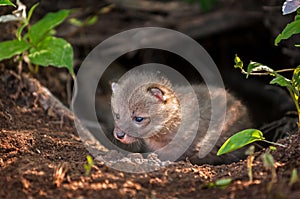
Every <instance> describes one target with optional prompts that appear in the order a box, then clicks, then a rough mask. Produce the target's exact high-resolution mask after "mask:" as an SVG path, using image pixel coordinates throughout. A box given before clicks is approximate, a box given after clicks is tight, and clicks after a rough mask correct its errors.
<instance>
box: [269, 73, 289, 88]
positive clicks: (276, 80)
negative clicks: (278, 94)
mask: <svg viewBox="0 0 300 199" xmlns="http://www.w3.org/2000/svg"><path fill="white" fill-rule="evenodd" d="M270 84H278V85H279V86H283V87H285V86H286V87H289V86H291V80H289V79H287V78H285V77H283V76H282V75H279V74H276V77H275V78H274V79H272V81H271V82H270Z"/></svg>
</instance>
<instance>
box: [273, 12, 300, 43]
mask: <svg viewBox="0 0 300 199" xmlns="http://www.w3.org/2000/svg"><path fill="white" fill-rule="evenodd" d="M298 33H300V20H299V17H296V18H295V21H293V22H291V23H289V24H287V25H286V27H285V28H284V29H283V31H282V32H281V33H280V34H279V35H278V36H277V37H276V39H275V45H276V46H277V45H278V43H279V42H280V41H281V40H283V39H288V38H290V37H291V36H293V35H294V34H298Z"/></svg>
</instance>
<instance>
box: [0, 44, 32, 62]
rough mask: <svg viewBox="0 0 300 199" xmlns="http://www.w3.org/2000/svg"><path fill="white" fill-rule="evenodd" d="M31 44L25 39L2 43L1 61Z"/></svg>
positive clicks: (0, 49) (0, 50)
mask: <svg viewBox="0 0 300 199" xmlns="http://www.w3.org/2000/svg"><path fill="white" fill-rule="evenodd" d="M29 47H30V45H29V44H28V43H27V42H26V41H23V40H21V41H20V40H10V41H4V42H1V43H0V61H1V60H4V59H9V58H11V57H13V56H14V55H18V54H21V53H22V52H24V51H26V50H27V49H28V48H29Z"/></svg>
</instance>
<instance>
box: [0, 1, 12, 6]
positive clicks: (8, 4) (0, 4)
mask: <svg viewBox="0 0 300 199" xmlns="http://www.w3.org/2000/svg"><path fill="white" fill-rule="evenodd" d="M0 6H14V7H16V6H15V4H13V3H12V2H11V1H10V0H0Z"/></svg>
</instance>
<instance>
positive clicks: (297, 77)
mask: <svg viewBox="0 0 300 199" xmlns="http://www.w3.org/2000/svg"><path fill="white" fill-rule="evenodd" d="M292 85H293V87H295V88H296V89H297V91H298V96H299V90H300V66H298V67H297V68H296V69H295V70H294V74H293V78H292Z"/></svg>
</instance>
